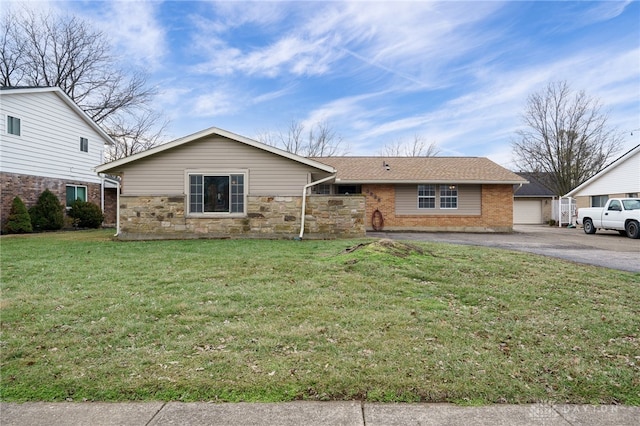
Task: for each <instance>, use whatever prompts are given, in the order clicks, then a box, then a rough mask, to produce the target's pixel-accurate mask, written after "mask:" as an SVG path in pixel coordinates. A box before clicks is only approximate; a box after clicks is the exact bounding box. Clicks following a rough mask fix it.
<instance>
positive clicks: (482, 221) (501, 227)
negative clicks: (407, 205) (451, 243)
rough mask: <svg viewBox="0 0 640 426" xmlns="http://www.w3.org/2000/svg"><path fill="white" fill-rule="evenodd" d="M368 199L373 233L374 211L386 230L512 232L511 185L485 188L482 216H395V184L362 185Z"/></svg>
mask: <svg viewBox="0 0 640 426" xmlns="http://www.w3.org/2000/svg"><path fill="white" fill-rule="evenodd" d="M362 193H363V194H364V195H365V196H366V201H367V202H366V212H365V218H366V228H367V230H372V229H373V226H372V216H373V212H374V211H375V210H376V209H378V210H379V211H380V212H381V213H382V216H383V218H384V230H387V231H410V230H414V231H461V232H511V231H513V187H512V186H511V185H482V197H481V203H482V206H481V214H480V215H469V216H451V215H446V214H443V215H396V213H395V186H394V185H362Z"/></svg>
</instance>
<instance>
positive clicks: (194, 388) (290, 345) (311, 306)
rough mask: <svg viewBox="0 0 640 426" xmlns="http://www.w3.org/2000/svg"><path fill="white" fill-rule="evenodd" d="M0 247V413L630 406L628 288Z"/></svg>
mask: <svg viewBox="0 0 640 426" xmlns="http://www.w3.org/2000/svg"><path fill="white" fill-rule="evenodd" d="M111 233H112V231H106V230H102V231H89V232H67V233H50V234H39V235H28V236H4V237H2V238H1V239H0V252H1V262H2V263H1V268H2V277H1V278H2V298H1V300H0V308H1V309H0V321H1V324H0V354H1V355H0V356H1V358H0V362H1V364H0V367H1V378H0V380H1V388H0V391H1V399H2V400H3V401H61V400H62V401H63V400H73V401H83V400H91V401H127V400H173V401H289V400H295V399H310V400H332V399H341V400H343V399H344V400H351V399H366V400H368V401H429V402H436V401H449V402H456V403H461V404H480V403H499V402H508V403H525V402H537V401H546V402H549V401H553V402H570V403H621V404H631V405H639V404H640V321H639V320H638V318H640V288H639V284H640V274H633V273H626V272H620V271H614V270H610V269H605V268H598V267H590V266H585V265H576V264H573V263H569V262H565V261H561V260H555V259H550V258H546V257H541V256H535V255H532V254H524V253H516V252H509V251H505V250H497V249H489V248H477V247H469V246H455V245H448V244H434V243H421V244H416V245H415V246H406V245H402V244H391V243H389V242H385V241H382V242H380V241H376V240H358V241H262V240H192V241H154V242H126V243H124V242H117V241H112V240H111V239H110V235H111Z"/></svg>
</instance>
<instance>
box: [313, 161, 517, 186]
mask: <svg viewBox="0 0 640 426" xmlns="http://www.w3.org/2000/svg"><path fill="white" fill-rule="evenodd" d="M314 160H317V161H320V162H321V163H325V164H328V165H330V166H332V167H333V168H335V169H336V170H337V176H336V183H423V182H424V183H473V184H479V183H496V184H521V183H527V180H526V179H524V178H522V177H520V176H518V175H516V174H515V173H513V172H511V171H509V170H507V169H505V168H504V167H502V166H499V165H498V164H496V163H494V162H493V161H491V160H489V159H488V158H483V157H319V158H314Z"/></svg>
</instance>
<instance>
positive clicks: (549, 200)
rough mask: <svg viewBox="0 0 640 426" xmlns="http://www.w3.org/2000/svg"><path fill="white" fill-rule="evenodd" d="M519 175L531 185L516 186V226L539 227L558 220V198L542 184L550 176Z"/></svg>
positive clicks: (514, 221)
mask: <svg viewBox="0 0 640 426" xmlns="http://www.w3.org/2000/svg"><path fill="white" fill-rule="evenodd" d="M517 175H518V176H520V177H521V178H523V179H526V180H528V181H529V183H528V184H527V185H516V186H514V201H513V223H514V225H538V224H543V223H549V221H551V220H552V219H553V220H557V218H558V217H557V216H558V215H557V212H556V210H557V207H554V202H556V203H557V201H556V200H557V199H558V197H556V196H555V194H554V193H553V191H552V190H550V189H549V188H548V187H547V186H545V185H544V183H543V182H542V181H543V180H544V178H545V177H546V176H548V175H542V176H538V175H537V174H535V173H527V172H518V173H517ZM554 212H555V213H554Z"/></svg>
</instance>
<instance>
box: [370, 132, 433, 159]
mask: <svg viewBox="0 0 640 426" xmlns="http://www.w3.org/2000/svg"><path fill="white" fill-rule="evenodd" d="M438 154H440V148H438V144H437V143H435V142H431V143H430V144H429V145H427V143H426V141H425V140H424V139H423V137H422V136H420V135H417V134H416V135H414V136H413V141H412V142H409V143H406V142H402V141H394V142H391V143H389V144H387V145H385V146H383V147H382V149H381V150H380V155H381V156H384V157H435V156H437V155H438Z"/></svg>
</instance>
